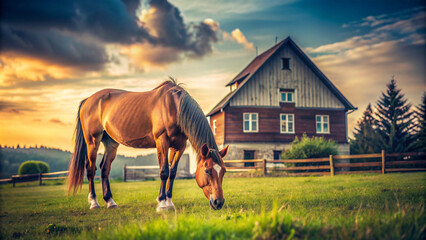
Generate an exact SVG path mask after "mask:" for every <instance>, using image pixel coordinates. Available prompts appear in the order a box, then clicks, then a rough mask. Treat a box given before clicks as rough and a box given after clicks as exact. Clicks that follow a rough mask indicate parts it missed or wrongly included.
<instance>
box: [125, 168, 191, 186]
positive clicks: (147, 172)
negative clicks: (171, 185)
mask: <svg viewBox="0 0 426 240" xmlns="http://www.w3.org/2000/svg"><path fill="white" fill-rule="evenodd" d="M159 172H160V167H159V166H127V165H126V164H125V165H124V166H123V181H124V182H127V181H129V180H140V179H154V178H159V177H160V175H159ZM190 177H192V175H191V174H190V173H189V172H186V171H180V170H178V172H177V175H176V178H190Z"/></svg>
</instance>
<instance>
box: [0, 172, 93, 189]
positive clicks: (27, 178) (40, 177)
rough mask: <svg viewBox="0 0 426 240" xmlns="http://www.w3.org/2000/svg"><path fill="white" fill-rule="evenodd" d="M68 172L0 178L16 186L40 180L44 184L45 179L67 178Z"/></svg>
mask: <svg viewBox="0 0 426 240" xmlns="http://www.w3.org/2000/svg"><path fill="white" fill-rule="evenodd" d="M68 172H69V171H59V172H51V173H35V174H23V175H12V177H11V178H7V179H0V184H2V183H12V185H13V187H15V184H16V183H22V182H35V181H38V182H39V185H42V184H43V181H44V180H58V179H66V178H67V177H68ZM55 175H56V177H55ZM58 175H64V176H58ZM99 178H100V176H95V179H99Z"/></svg>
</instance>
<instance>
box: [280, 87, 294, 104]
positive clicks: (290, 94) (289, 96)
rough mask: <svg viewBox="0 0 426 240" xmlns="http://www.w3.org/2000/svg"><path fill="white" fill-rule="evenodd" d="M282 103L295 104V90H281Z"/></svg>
mask: <svg viewBox="0 0 426 240" xmlns="http://www.w3.org/2000/svg"><path fill="white" fill-rule="evenodd" d="M280 102H287V103H294V90H281V91H280Z"/></svg>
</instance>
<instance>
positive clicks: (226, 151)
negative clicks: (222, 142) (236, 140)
mask: <svg viewBox="0 0 426 240" xmlns="http://www.w3.org/2000/svg"><path fill="white" fill-rule="evenodd" d="M228 148H229V145H228V146H226V147H225V148H224V149H222V150H220V152H219V154H220V156H221V157H222V158H224V157H225V156H226V154H228Z"/></svg>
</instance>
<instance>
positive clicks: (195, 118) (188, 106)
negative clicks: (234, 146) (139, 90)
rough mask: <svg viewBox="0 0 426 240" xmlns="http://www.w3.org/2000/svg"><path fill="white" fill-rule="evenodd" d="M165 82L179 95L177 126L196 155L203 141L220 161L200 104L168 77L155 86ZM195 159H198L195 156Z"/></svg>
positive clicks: (215, 158)
mask: <svg viewBox="0 0 426 240" xmlns="http://www.w3.org/2000/svg"><path fill="white" fill-rule="evenodd" d="M166 84H170V85H172V88H170V91H172V92H173V93H178V94H179V95H180V96H179V105H178V106H179V109H178V126H179V127H180V129H181V131H182V132H183V133H184V134H185V135H186V136H187V137H188V139H189V142H190V143H191V144H192V146H193V147H194V149H195V151H196V152H197V156H198V155H199V154H200V153H201V147H202V146H203V145H204V143H207V146H208V147H209V148H210V149H212V150H213V149H214V150H216V151H211V152H210V153H211V154H212V158H213V160H214V161H215V162H218V161H220V160H219V159H220V158H219V156H216V155H218V147H217V144H216V140H215V139H214V135H213V132H212V130H211V128H210V125H209V122H208V121H207V118H206V116H205V115H204V113H203V111H202V110H201V107H200V105H198V103H197V102H196V101H195V100H194V99H193V98H192V97H191V96H190V95H189V93H188V92H186V91H185V89H183V88H182V87H181V86H180V85H179V84H177V82H176V81H175V80H174V79H173V78H170V79H169V80H167V81H165V82H163V83H161V84H160V85H159V86H158V87H157V88H159V87H161V86H164V85H166ZM197 159H200V158H198V157H197Z"/></svg>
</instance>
